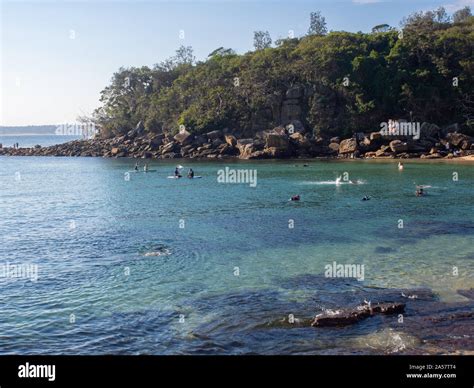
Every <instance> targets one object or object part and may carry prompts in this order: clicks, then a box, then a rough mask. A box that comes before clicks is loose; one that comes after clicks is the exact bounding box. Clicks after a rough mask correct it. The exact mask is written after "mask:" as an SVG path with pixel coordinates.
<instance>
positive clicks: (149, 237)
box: [0, 157, 474, 354]
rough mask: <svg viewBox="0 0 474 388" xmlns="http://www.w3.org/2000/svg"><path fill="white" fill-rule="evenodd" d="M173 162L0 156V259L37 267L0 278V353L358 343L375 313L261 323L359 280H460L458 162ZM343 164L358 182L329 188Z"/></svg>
mask: <svg viewBox="0 0 474 388" xmlns="http://www.w3.org/2000/svg"><path fill="white" fill-rule="evenodd" d="M174 163H176V161H175V162H172V161H169V162H164V161H152V162H150V164H151V166H150V167H151V168H152V169H156V170H157V172H154V173H149V174H143V173H139V174H130V180H126V179H125V175H124V173H125V172H126V171H128V170H129V169H130V168H131V166H132V165H133V163H132V162H131V161H130V160H112V159H102V158H39V157H23V158H22V157H9V158H8V157H1V158H0V181H1V185H2V187H1V203H0V212H1V214H2V217H1V219H0V239H1V245H0V261H1V262H2V263H5V262H9V263H17V264H25V263H33V264H37V265H38V281H36V282H33V281H30V280H29V279H11V278H0V286H1V287H2V293H1V297H0V306H1V308H0V352H1V353H3V354H6V353H22V354H23V353H28V354H43V353H54V354H58V353H59V354H75V353H80V354H139V353H147V354H188V353H191V354H242V353H246V354H248V353H265V354H273V353H277V354H308V353H344V354H346V353H347V354H353V353H360V352H362V353H364V352H366V351H367V349H368V348H367V343H370V344H373V337H372V336H374V335H375V336H377V333H382V334H380V338H387V336H389V337H390V335H391V334H387V330H391V329H390V328H387V327H385V326H384V324H383V322H381V321H380V320H378V321H377V320H372V321H371V322H367V323H364V324H361V325H357V326H356V327H351V328H345V329H341V330H335V331H317V332H316V331H315V329H311V328H309V329H304V328H301V329H295V330H287V329H281V328H280V329H262V328H261V325H262V324H263V325H264V324H265V323H268V322H270V321H273V320H276V319H282V318H284V317H286V316H287V315H288V314H294V315H295V316H306V317H307V316H311V315H314V313H316V312H318V311H317V308H318V306H320V307H333V306H337V305H338V303H343V302H351V303H352V302H353V303H357V302H360V300H357V298H355V297H354V300H352V299H351V297H350V296H347V295H351V293H354V292H356V291H357V290H358V289H360V288H362V287H364V288H369V289H370V288H371V287H388V288H411V287H416V288H418V287H428V288H431V289H432V290H433V291H434V292H435V293H436V295H437V297H438V298H439V299H440V300H441V301H446V302H456V301H459V300H462V299H463V297H461V296H460V295H458V294H457V293H456V291H457V290H458V289H468V288H471V287H474V275H473V267H474V265H473V260H474V247H473V244H472V241H473V235H474V215H473V205H474V196H473V191H474V169H473V165H472V164H471V165H469V164H460V163H448V162H446V163H439V162H438V163H430V162H421V161H412V162H410V161H408V162H406V163H405V170H404V171H403V172H400V171H398V170H397V167H396V164H395V163H393V162H390V161H387V162H385V161H384V162H364V161H353V162H324V161H320V162H315V161H309V162H307V163H308V166H307V167H303V162H301V161H284V162H282V161H266V162H264V161H259V162H244V161H240V162H216V163H211V162H207V163H205V162H189V161H182V160H180V161H179V163H181V164H182V165H184V166H186V167H188V166H192V167H193V168H194V170H195V171H196V174H197V175H202V176H203V179H199V180H193V181H191V180H188V179H181V180H173V179H166V176H168V175H171V174H172V172H173V169H174ZM225 166H228V167H230V168H234V169H255V170H257V178H258V184H257V186H256V187H255V188H253V187H249V185H248V184H220V183H218V182H217V172H218V170H219V169H222V168H224V167H225ZM345 172H347V173H348V174H349V179H351V180H360V182H361V183H360V184H357V185H353V184H347V183H344V184H342V185H340V186H336V185H335V184H334V181H335V179H336V177H338V176H341V175H343V174H344V173H345ZM453 173H457V175H458V176H459V180H458V181H453V179H452V177H453ZM415 183H417V184H424V185H430V186H432V187H431V188H428V189H427V191H428V194H429V195H428V196H426V197H424V198H416V197H415V196H414V184H415ZM294 194H300V195H301V198H302V200H301V201H300V202H290V201H288V198H290V197H291V196H292V195H294ZM364 195H370V196H371V200H370V201H365V202H364V201H361V198H362V197H363V196H364ZM399 220H403V226H404V227H403V228H402V229H400V228H398V225H399ZM289 223H294V228H289ZM180 226H184V227H180ZM333 261H336V262H337V263H342V264H343V263H350V264H364V268H365V279H364V281H362V282H358V281H351V280H350V279H345V280H342V285H343V286H339V284H340V283H330V282H329V283H328V282H325V281H324V279H321V275H324V269H325V268H324V267H325V265H327V264H331V263H332V262H333ZM453 266H455V267H457V269H458V274H457V275H456V276H454V275H453ZM236 275H238V276H236ZM341 287H343V289H342V288H341ZM71 314H73V315H71ZM374 333H375V334H374ZM403 335H406V336H408V338H404V339H403V340H404V341H405V342H407V343H411V342H410V341H412V345H411V346H416V339H413V338H414V337H416V335H417V333H403ZM390 338H391V337H390ZM375 342H376V343H380V342H381V341H377V340H376V341H375ZM383 346H384V345H383V344H382V345H381V348H380V349H379V348H377V347H376V346H375V347H374V349H375V350H373V351H374V352H379V351H383Z"/></svg>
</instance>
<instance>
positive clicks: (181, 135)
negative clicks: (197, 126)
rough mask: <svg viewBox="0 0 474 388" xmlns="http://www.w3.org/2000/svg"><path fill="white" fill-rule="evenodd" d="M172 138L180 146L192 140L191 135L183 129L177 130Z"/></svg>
mask: <svg viewBox="0 0 474 388" xmlns="http://www.w3.org/2000/svg"><path fill="white" fill-rule="evenodd" d="M173 139H174V140H175V141H176V142H177V143H179V144H181V145H182V146H185V145H188V144H191V142H192V141H193V135H192V134H191V133H189V132H188V131H186V130H185V129H184V130H181V131H179V132H178V133H177V134H176V135H175V136H174V137H173Z"/></svg>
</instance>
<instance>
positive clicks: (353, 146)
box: [339, 138, 358, 154]
mask: <svg viewBox="0 0 474 388" xmlns="http://www.w3.org/2000/svg"><path fill="white" fill-rule="evenodd" d="M357 149H358V146H357V140H356V139H354V138H351V139H344V140H343V141H341V143H339V153H340V154H351V153H353V152H355V151H357Z"/></svg>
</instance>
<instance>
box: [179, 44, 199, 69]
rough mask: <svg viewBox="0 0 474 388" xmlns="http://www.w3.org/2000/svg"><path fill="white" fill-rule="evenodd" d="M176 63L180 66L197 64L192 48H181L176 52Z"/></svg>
mask: <svg viewBox="0 0 474 388" xmlns="http://www.w3.org/2000/svg"><path fill="white" fill-rule="evenodd" d="M174 61H175V62H176V63H177V64H178V65H182V64H186V65H192V64H193V63H194V62H196V58H195V57H194V51H193V48H192V47H191V46H180V47H179V48H178V49H177V50H176V55H175V56H174Z"/></svg>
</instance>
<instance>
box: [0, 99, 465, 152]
mask: <svg viewBox="0 0 474 388" xmlns="http://www.w3.org/2000/svg"><path fill="white" fill-rule="evenodd" d="M289 95H291V96H295V95H298V92H297V91H296V90H293V91H291V92H290V93H289ZM139 124H140V123H139ZM454 128H456V126H455V125H451V126H448V127H446V128H445V129H443V130H441V129H439V127H438V126H436V125H431V124H427V123H424V124H423V125H422V126H421V132H422V136H420V138H413V137H407V136H398V137H401V138H396V139H394V138H391V137H390V136H386V135H382V134H381V133H380V132H371V133H369V134H363V133H357V134H354V136H353V137H351V138H348V139H341V138H340V137H338V136H335V137H331V138H327V139H324V138H322V137H316V136H314V135H313V134H312V133H311V132H308V131H306V129H305V127H304V125H303V124H302V123H301V122H299V121H298V120H296V119H295V120H292V121H290V122H289V123H288V124H286V125H285V126H279V127H275V128H273V129H272V130H261V131H257V132H255V133H254V135H253V137H243V138H239V137H238V136H236V135H235V134H231V133H229V130H228V129H224V130H222V131H220V130H215V131H211V132H208V133H206V134H193V133H190V132H188V131H187V130H181V131H180V132H179V133H177V134H175V135H174V136H173V135H171V134H170V133H168V132H163V133H146V132H145V131H144V129H143V128H142V125H137V127H136V128H135V129H133V130H131V131H129V132H128V133H127V134H125V135H121V136H117V137H114V138H109V139H94V140H75V141H72V142H68V143H63V144H58V145H54V146H50V147H40V146H35V147H31V148H11V147H3V148H2V147H0V155H16V156H91V157H94V156H102V157H116V158H120V157H130V158H162V159H174V158H206V159H222V158H235V157H237V158H240V159H262V158H289V157H298V158H314V157H322V158H336V157H337V158H347V157H351V158H358V157H365V158H422V159H437V158H447V159H453V158H457V157H465V158H466V157H469V156H470V155H474V144H473V143H474V141H473V139H472V138H471V137H469V136H467V135H465V134H462V133H459V132H446V134H445V135H444V137H438V138H434V137H433V136H441V134H442V133H444V132H445V131H446V130H447V129H451V130H452V129H454Z"/></svg>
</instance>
